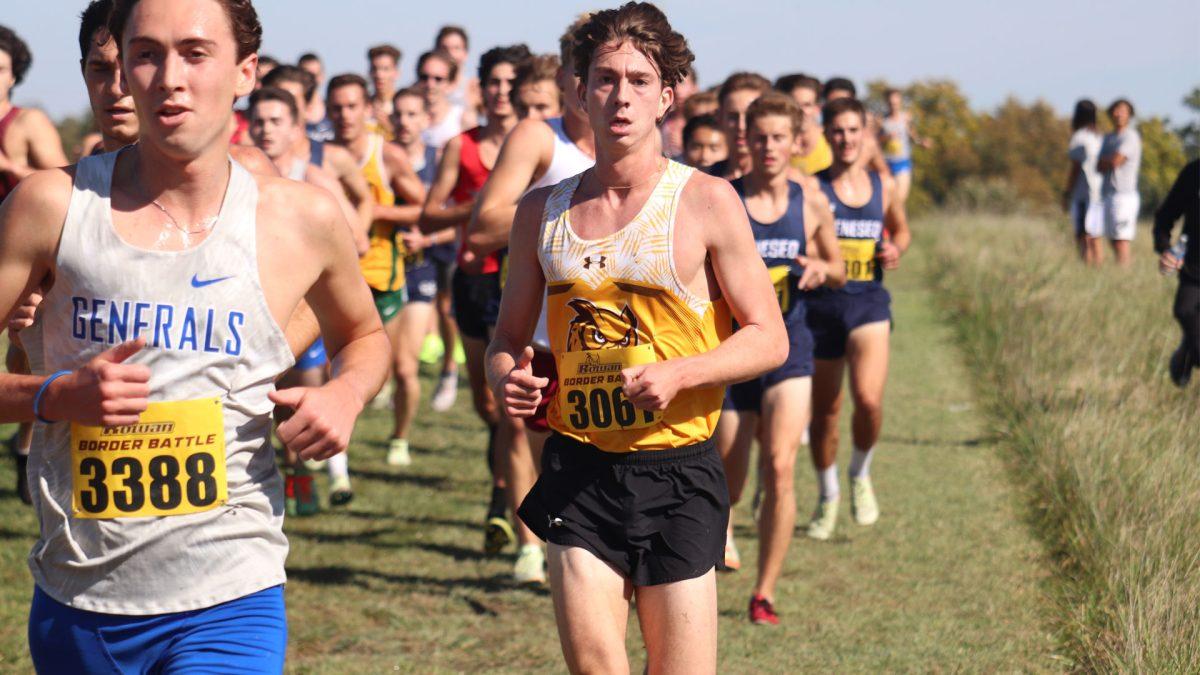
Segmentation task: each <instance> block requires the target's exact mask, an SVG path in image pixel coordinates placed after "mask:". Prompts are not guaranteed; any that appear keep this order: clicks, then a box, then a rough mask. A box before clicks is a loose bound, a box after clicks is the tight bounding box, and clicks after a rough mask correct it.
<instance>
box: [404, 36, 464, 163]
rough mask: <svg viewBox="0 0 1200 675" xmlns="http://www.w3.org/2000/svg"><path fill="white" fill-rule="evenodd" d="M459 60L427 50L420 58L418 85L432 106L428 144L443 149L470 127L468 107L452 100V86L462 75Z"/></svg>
mask: <svg viewBox="0 0 1200 675" xmlns="http://www.w3.org/2000/svg"><path fill="white" fill-rule="evenodd" d="M458 69H459V65H458V62H457V61H455V60H454V59H453V58H451V56H450V54H448V53H447V52H442V51H437V50H434V51H431V52H425V53H424V54H422V55H421V57H420V58H419V59H417V86H418V87H420V89H421V91H422V92H424V93H425V105H426V107H427V108H428V109H429V118H430V119H429V126H428V127H427V128H426V129H425V144H426V145H432V146H433V147H435V148H437V149H439V150H441V149H442V147H443V146H445V145H446V143H448V142H449V141H450V139H452V138H454V137H455V136H457V135H458V134H460V133H462V131H463V129H470V128H471V126H474V125H473V124H472V125H471V126H468V121H473V120H474V119H475V117H474V115H468V112H470V111H468V110H467V108H466V107H465V106H464V105H463V104H460V103H454V102H452V101H451V100H450V97H449V94H450V86H451V83H452V82H453V81H454V78H455V77H456V76H457V75H458Z"/></svg>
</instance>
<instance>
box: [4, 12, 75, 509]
mask: <svg viewBox="0 0 1200 675" xmlns="http://www.w3.org/2000/svg"><path fill="white" fill-rule="evenodd" d="M32 62H33V56H32V55H31V54H30V53H29V46H28V45H26V44H25V41H24V40H22V39H21V38H20V37H19V36H18V35H17V34H16V33H14V32H13V31H12V30H10V29H9V28H7V27H5V26H0V201H3V200H4V198H5V197H6V196H8V194H9V193H10V192H12V190H13V188H14V187H16V185H17V182H18V181H20V180H21V179H22V178H24V177H25V176H28V175H30V174H31V173H33V172H34V171H37V170H39V169H49V168H52V167H56V166H63V165H65V164H66V163H67V157H66V155H65V154H63V149H62V142H61V141H60V140H59V137H58V131H57V130H55V128H54V123H53V122H51V121H50V118H49V117H47V116H46V114H45V113H43V112H42V111H41V110H38V109H37V108H18V107H17V106H15V105H13V103H12V90H13V89H14V88H15V87H16V86H17V85H19V84H21V82H22V81H23V80H24V79H25V74H26V73H28V72H29V66H30V64H32ZM5 365H6V367H7V369H8V372H10V373H28V372H29V365H28V364H27V363H26V360H25V355H24V354H23V353H22V352H21V349H20V347H19V345H15V344H10V345H9V347H8V350H7V354H6V356H5ZM31 431H32V427H31V426H30V425H28V424H22V425H20V426H19V427H18V429H17V432H16V433H15V434H14V435H13V436H12V438H10V439H9V441H8V446H9V452H10V453H11V454H12V455H13V457H14V459H15V460H16V463H17V494H18V495H19V496H20V497H21V500H22V501H24V502H25V503H26V504H28V503H29V499H30V498H29V485H28V483H27V482H26V479H25V475H26V472H25V468H26V463H27V462H28V458H29V444H30V441H31V435H30V434H31Z"/></svg>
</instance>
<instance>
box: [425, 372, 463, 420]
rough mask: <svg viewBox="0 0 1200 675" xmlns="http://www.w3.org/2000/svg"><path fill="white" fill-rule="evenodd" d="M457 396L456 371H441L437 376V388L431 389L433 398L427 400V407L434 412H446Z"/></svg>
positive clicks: (452, 405)
mask: <svg viewBox="0 0 1200 675" xmlns="http://www.w3.org/2000/svg"><path fill="white" fill-rule="evenodd" d="M456 398H458V372H457V371H450V372H448V373H442V376H441V377H440V378H438V383H437V388H436V389H434V390H433V398H431V399H430V400H429V407H430V408H433V410H434V411H435V412H446V411H447V410H449V409H450V408H452V407H454V400H455V399H456Z"/></svg>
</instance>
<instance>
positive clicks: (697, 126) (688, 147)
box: [683, 115, 729, 169]
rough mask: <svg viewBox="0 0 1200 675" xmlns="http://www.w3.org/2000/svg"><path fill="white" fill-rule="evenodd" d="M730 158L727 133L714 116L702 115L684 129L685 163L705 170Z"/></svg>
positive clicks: (689, 122)
mask: <svg viewBox="0 0 1200 675" xmlns="http://www.w3.org/2000/svg"><path fill="white" fill-rule="evenodd" d="M728 158H729V151H728V149H727V148H726V146H725V131H724V129H722V127H721V122H720V120H718V119H717V118H716V116H714V115H700V116H699V117H693V118H692V119H690V120H688V121H687V124H686V125H684V127H683V163H684V164H687V165H688V166H691V167H695V168H697V169H705V168H708V167H710V166H712V165H713V164H716V163H717V162H720V161H723V160H725V159H728Z"/></svg>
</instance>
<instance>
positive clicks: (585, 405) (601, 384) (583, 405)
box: [558, 344, 662, 432]
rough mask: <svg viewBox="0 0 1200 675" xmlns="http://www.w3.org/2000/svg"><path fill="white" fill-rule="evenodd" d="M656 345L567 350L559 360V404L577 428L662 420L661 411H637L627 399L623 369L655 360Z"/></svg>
mask: <svg viewBox="0 0 1200 675" xmlns="http://www.w3.org/2000/svg"><path fill="white" fill-rule="evenodd" d="M657 360H658V358H657V357H656V356H655V354H654V345H651V344H644V345H638V346H636V347H625V348H622V349H592V350H587V351H577V352H565V353H564V354H562V355H561V356H560V358H559V362H558V375H559V380H558V387H559V389H558V405H559V409H560V414H561V415H562V421H563V423H564V424H566V425H567V426H568V427H570V428H571V429H573V430H575V431H580V432H592V431H616V430H621V429H641V428H643V427H649V426H653V425H655V424H657V423H658V422H659V421H661V420H662V411H655V410H638V409H637V408H635V407H633V404H632V403H630V402H629V399H627V398H625V391H624V387H623V386H622V382H621V371H622V370H624V369H625V368H628V367H630V366H640V365H645V364H647V363H654V362H655V361H657Z"/></svg>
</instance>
